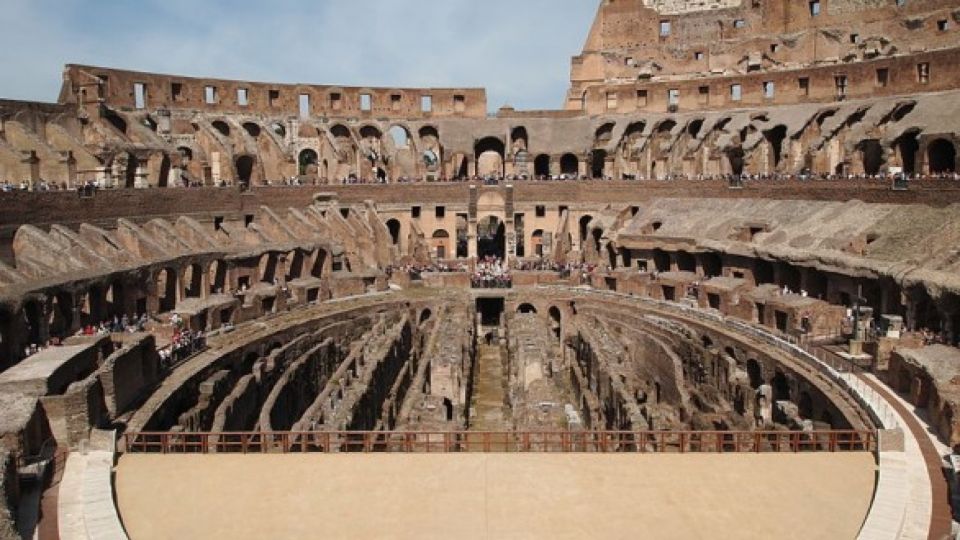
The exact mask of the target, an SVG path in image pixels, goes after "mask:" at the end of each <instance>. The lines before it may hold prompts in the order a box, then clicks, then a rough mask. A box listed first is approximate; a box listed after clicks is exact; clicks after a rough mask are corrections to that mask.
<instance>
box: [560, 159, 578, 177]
mask: <svg viewBox="0 0 960 540" xmlns="http://www.w3.org/2000/svg"><path fill="white" fill-rule="evenodd" d="M560 173H561V174H566V175H568V176H578V175H579V174H580V160H579V159H577V156H575V155H573V154H564V155H563V156H561V157H560Z"/></svg>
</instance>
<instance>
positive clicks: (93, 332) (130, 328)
mask: <svg viewBox="0 0 960 540" xmlns="http://www.w3.org/2000/svg"><path fill="white" fill-rule="evenodd" d="M146 326H147V316H146V314H143V315H140V316H139V317H129V316H127V315H126V314H124V315H123V316H122V317H120V316H117V315H114V317H113V319H109V320H107V321H103V322H101V323H100V324H98V325H92V324H88V325H87V326H84V327H83V328H81V329H80V332H79V333H78V335H82V336H103V335H106V334H120V333H124V332H126V333H130V334H132V333H135V332H143V331H144V330H146Z"/></svg>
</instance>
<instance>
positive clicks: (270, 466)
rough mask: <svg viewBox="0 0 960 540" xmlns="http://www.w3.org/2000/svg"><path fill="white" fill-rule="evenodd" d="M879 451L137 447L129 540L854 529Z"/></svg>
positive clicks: (126, 462) (120, 485) (120, 486)
mask: <svg viewBox="0 0 960 540" xmlns="http://www.w3.org/2000/svg"><path fill="white" fill-rule="evenodd" d="M875 470H876V468H875V465H874V460H873V457H872V456H871V455H870V454H826V453H824V454H805V455H787V454H779V455H775V454H770V455H756V454H741V455H707V454H700V455H691V454H687V455H635V454H634V455H570V454H563V455H561V454H553V455H536V454H526V455H517V454H514V455H497V454H446V455H439V454H436V455H398V454H391V455H263V456H260V455H257V456H242V455H233V456H150V455H126V456H124V457H123V458H122V459H121V460H120V465H119V470H118V472H117V497H118V499H119V506H120V513H121V516H122V518H123V521H124V525H125V526H126V528H127V532H128V533H129V535H130V538H131V539H132V540H151V539H161V538H163V539H166V538H169V539H178V540H180V539H193V538H203V539H221V538H222V539H231V540H244V539H287V538H291V539H294V538H295V539H341V538H342V539H351V540H355V539H367V538H376V539H418V540H422V539H433V538H437V539H491V540H506V539H540V538H543V539H551V540H557V539H573V538H577V539H579V538H585V539H594V538H597V539H599V538H602V539H617V538H630V539H636V538H651V539H662V538H665V539H670V538H677V539H681V538H682V539H684V540H692V539H700V538H703V539H711V540H715V539H717V538H724V539H741V538H742V539H763V540H770V539H774V538H776V539H784V538H803V539H806V540H812V539H818V538H822V539H829V540H843V539H847V538H850V539H852V538H855V537H856V535H857V531H858V530H859V528H860V525H861V524H862V522H863V520H864V517H865V515H866V513H867V511H868V509H869V506H870V501H871V497H872V493H873V486H874V473H875Z"/></svg>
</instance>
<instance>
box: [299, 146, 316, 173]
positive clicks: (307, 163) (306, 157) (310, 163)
mask: <svg viewBox="0 0 960 540" xmlns="http://www.w3.org/2000/svg"><path fill="white" fill-rule="evenodd" d="M319 162H320V154H318V153H317V151H316V150H314V149H313V148H304V149H303V150H301V151H300V154H299V155H298V156H297V164H298V165H299V172H300V176H316V175H317V172H318V164H319Z"/></svg>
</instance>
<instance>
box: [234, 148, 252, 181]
mask: <svg viewBox="0 0 960 540" xmlns="http://www.w3.org/2000/svg"><path fill="white" fill-rule="evenodd" d="M254 163H255V160H254V158H253V156H247V155H243V156H239V157H238V158H237V162H236V165H237V180H238V181H239V182H240V183H241V184H247V185H249V184H250V179H251V178H252V177H253V165H254Z"/></svg>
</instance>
